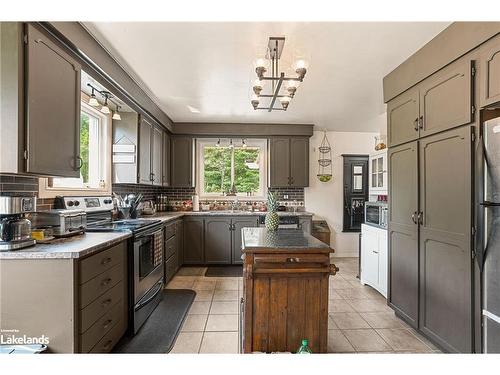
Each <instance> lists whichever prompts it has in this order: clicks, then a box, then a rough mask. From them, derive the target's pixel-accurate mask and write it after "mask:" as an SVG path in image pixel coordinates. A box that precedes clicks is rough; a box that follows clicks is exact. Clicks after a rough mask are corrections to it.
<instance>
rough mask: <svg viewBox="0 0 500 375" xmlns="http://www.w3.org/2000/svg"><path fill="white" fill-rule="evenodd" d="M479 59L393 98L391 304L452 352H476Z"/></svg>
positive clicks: (461, 62)
mask: <svg viewBox="0 0 500 375" xmlns="http://www.w3.org/2000/svg"><path fill="white" fill-rule="evenodd" d="M474 74H475V69H474V62H473V61H471V60H470V59H466V58H464V59H461V60H458V61H457V62H455V63H452V64H450V65H449V66H447V67H445V68H443V69H442V70H440V71H438V72H436V73H435V74H433V75H431V76H430V77H428V78H427V79H425V80H423V81H422V82H421V83H420V84H418V85H416V86H414V87H412V88H411V89H409V90H407V91H406V92H404V93H402V94H400V95H399V96H397V97H396V98H394V99H393V100H391V101H390V102H389V103H388V107H387V108H388V110H387V116H388V138H389V146H390V149H389V152H388V165H389V181H388V183H389V229H388V242H389V293H388V294H389V297H388V301H389V305H390V306H391V307H392V308H393V309H394V310H395V312H396V313H397V315H399V316H400V317H402V318H403V319H404V320H405V321H407V322H408V324H410V325H411V326H413V327H414V328H415V329H417V330H419V331H420V332H421V333H423V334H424V335H425V336H426V337H428V338H429V339H431V340H432V341H433V342H434V343H436V344H437V345H439V346H440V347H441V348H443V349H444V350H446V351H450V352H462V353H463V352H471V351H472V344H473V340H472V326H473V324H472V308H473V306H472V298H473V296H472V276H473V275H472V261H473V260H472V255H473V252H472V246H471V244H472V238H471V237H472V234H471V233H472V230H473V227H472V225H473V224H472V162H473V161H472V147H473V143H474V126H472V125H473V124H472V123H473V121H474V112H475V108H474V106H473V103H474V101H473V99H474V98H473V90H472V87H473V83H474Z"/></svg>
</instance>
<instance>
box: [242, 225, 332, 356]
mask: <svg viewBox="0 0 500 375" xmlns="http://www.w3.org/2000/svg"><path fill="white" fill-rule="evenodd" d="M242 252H243V257H244V264H243V296H244V297H243V298H242V301H241V303H242V318H241V327H240V332H241V342H242V351H243V353H252V352H267V353H269V352H295V351H296V350H297V349H298V348H299V347H300V345H301V341H302V339H307V340H309V347H310V348H311V349H312V351H313V353H326V351H327V335H328V278H329V276H330V275H335V273H336V271H337V270H338V269H337V268H336V267H335V265H334V264H330V253H333V252H334V250H333V249H331V248H330V247H329V246H328V245H326V244H325V243H323V242H321V241H319V240H318V239H316V238H314V237H312V236H311V235H310V234H308V233H305V232H304V231H302V230H300V229H279V230H278V231H276V232H271V231H268V230H267V229H265V228H262V227H261V228H243V229H242Z"/></svg>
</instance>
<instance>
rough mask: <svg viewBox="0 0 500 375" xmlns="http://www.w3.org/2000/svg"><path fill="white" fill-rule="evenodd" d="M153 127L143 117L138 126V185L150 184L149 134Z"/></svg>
mask: <svg viewBox="0 0 500 375" xmlns="http://www.w3.org/2000/svg"><path fill="white" fill-rule="evenodd" d="M152 131H153V126H152V125H151V124H150V123H149V122H148V121H147V120H146V119H145V118H143V117H141V122H140V124H139V152H138V154H139V183H140V184H150V183H151V137H152V136H151V134H152Z"/></svg>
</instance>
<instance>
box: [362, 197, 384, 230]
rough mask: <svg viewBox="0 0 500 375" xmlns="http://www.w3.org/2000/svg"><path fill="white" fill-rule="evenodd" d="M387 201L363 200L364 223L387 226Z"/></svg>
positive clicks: (381, 226)
mask: <svg viewBox="0 0 500 375" xmlns="http://www.w3.org/2000/svg"><path fill="white" fill-rule="evenodd" d="M387 216H388V207H387V202H365V224H369V225H374V226H377V227H380V228H387V221H388V219H387Z"/></svg>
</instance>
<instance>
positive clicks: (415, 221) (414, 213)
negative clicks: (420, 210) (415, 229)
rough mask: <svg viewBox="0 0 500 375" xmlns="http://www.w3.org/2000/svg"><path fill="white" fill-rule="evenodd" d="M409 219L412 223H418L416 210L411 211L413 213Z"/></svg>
mask: <svg viewBox="0 0 500 375" xmlns="http://www.w3.org/2000/svg"><path fill="white" fill-rule="evenodd" d="M411 221H413V224H418V222H417V211H415V212H413V214H411Z"/></svg>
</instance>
